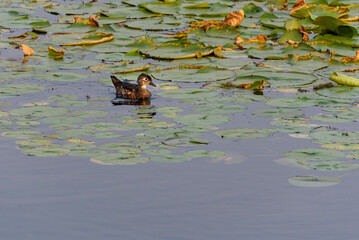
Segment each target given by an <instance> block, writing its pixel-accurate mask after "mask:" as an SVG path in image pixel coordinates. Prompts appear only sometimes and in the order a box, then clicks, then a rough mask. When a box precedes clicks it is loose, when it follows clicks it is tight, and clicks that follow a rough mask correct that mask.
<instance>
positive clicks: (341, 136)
mask: <svg viewBox="0 0 359 240" xmlns="http://www.w3.org/2000/svg"><path fill="white" fill-rule="evenodd" d="M310 137H311V138H313V139H316V140H317V141H318V142H319V143H321V144H326V143H357V142H358V140H357V139H358V137H359V132H343V133H341V132H338V131H336V130H331V131H328V130H323V131H315V132H312V133H311V134H310Z"/></svg>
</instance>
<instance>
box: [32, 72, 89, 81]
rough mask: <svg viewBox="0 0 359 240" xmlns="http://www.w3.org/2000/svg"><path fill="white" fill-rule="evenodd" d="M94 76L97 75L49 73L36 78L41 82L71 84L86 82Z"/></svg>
mask: <svg viewBox="0 0 359 240" xmlns="http://www.w3.org/2000/svg"><path fill="white" fill-rule="evenodd" d="M93 76H96V75H93V74H81V73H73V72H49V73H45V74H42V75H37V76H36V77H37V78H38V79H40V80H46V81H60V82H70V81H80V80H84V79H86V78H89V77H93Z"/></svg>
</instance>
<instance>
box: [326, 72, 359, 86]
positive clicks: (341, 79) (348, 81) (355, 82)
mask: <svg viewBox="0 0 359 240" xmlns="http://www.w3.org/2000/svg"><path fill="white" fill-rule="evenodd" d="M329 79H330V80H332V81H334V82H336V83H338V84H339V85H347V86H354V87H359V79H357V78H353V77H349V76H346V75H344V74H341V73H337V72H333V73H332V75H331V76H330V78H329Z"/></svg>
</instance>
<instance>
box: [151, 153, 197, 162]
mask: <svg viewBox="0 0 359 240" xmlns="http://www.w3.org/2000/svg"><path fill="white" fill-rule="evenodd" d="M150 159H151V161H152V162H163V163H178V162H188V161H190V160H192V157H190V156H186V155H175V154H171V155H163V156H154V157H150Z"/></svg>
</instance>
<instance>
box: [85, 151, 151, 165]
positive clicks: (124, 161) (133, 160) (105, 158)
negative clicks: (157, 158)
mask: <svg viewBox="0 0 359 240" xmlns="http://www.w3.org/2000/svg"><path fill="white" fill-rule="evenodd" d="M148 161H150V159H149V158H147V157H128V156H126V155H124V154H122V153H111V154H105V155H100V156H95V157H93V158H91V162H93V163H98V164H103V165H135V164H140V163H146V162H148Z"/></svg>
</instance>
